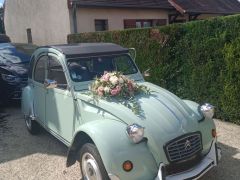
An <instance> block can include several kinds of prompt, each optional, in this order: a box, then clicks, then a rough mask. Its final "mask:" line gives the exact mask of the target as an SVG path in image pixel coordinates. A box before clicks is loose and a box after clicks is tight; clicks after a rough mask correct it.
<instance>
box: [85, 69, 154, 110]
mask: <svg viewBox="0 0 240 180" xmlns="http://www.w3.org/2000/svg"><path fill="white" fill-rule="evenodd" d="M89 89H90V91H91V93H92V95H93V96H94V97H95V98H106V99H113V98H114V99H116V100H117V101H118V102H120V103H121V104H123V105H125V106H126V107H128V108H129V109H131V110H132V111H133V112H134V113H135V114H140V111H141V107H140V105H139V103H138V102H137V100H136V99H135V96H136V95H137V94H140V93H144V94H147V95H149V94H150V89H148V88H147V87H146V86H144V85H138V84H137V83H135V82H134V81H133V80H130V79H129V78H127V77H126V76H124V75H123V74H122V73H121V72H105V73H104V75H103V76H102V77H100V78H96V79H95V81H94V82H93V83H92V84H91V86H90V88H89Z"/></svg>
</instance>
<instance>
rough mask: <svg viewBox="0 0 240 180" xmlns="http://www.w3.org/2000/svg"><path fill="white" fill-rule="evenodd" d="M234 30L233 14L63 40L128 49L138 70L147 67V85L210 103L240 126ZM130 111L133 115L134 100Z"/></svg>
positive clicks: (239, 23)
mask: <svg viewBox="0 0 240 180" xmlns="http://www.w3.org/2000/svg"><path fill="white" fill-rule="evenodd" d="M239 29H240V15H234V16H225V17H219V18H213V19H209V20H204V21H194V22H189V23H184V24H174V25H170V26H163V27H158V28H153V29H149V28H146V29H129V30H124V31H112V32H103V33H82V34H74V35H69V36H68V40H69V42H71V43H77V42H100V41H103V42H115V43H117V44H120V45H122V46H124V47H129V48H130V47H134V48H136V51H137V58H136V63H137V65H138V67H139V68H140V70H141V71H142V72H143V71H144V70H146V69H149V68H150V69H151V76H150V77H147V78H146V80H147V81H150V82H152V83H155V84H157V85H160V86H162V87H164V88H167V89H168V90H170V91H171V92H173V93H175V94H176V95H178V96H180V97H181V98H185V99H190V100H194V101H197V102H199V103H204V102H209V103H211V104H214V105H215V106H216V107H217V117H219V118H223V119H226V120H229V121H232V122H235V123H238V124H240V113H239V109H240V103H239V102H240V30H239ZM164 39H167V41H164ZM163 43H164V44H163ZM143 91H144V89H143ZM145 93H146V94H147V93H148V92H147V91H145ZM131 107H134V108H135V109H136V112H137V106H134V102H133V103H132V104H131Z"/></svg>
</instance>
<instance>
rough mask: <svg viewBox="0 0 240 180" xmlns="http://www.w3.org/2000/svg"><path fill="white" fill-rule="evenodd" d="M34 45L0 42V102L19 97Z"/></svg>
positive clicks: (25, 83)
mask: <svg viewBox="0 0 240 180" xmlns="http://www.w3.org/2000/svg"><path fill="white" fill-rule="evenodd" d="M35 49H36V46H35V45H28V44H13V43H1V44H0V102H4V103H6V102H8V101H9V100H17V99H20V97H21V93H22V88H23V87H24V86H26V85H27V80H28V77H27V76H28V67H29V62H30V58H31V54H32V53H33V51H34V50H35Z"/></svg>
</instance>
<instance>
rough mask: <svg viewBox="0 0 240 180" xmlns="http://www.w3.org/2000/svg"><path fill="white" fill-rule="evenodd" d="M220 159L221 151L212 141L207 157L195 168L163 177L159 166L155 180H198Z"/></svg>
mask: <svg viewBox="0 0 240 180" xmlns="http://www.w3.org/2000/svg"><path fill="white" fill-rule="evenodd" d="M220 159H221V149H220V148H218V147H217V145H216V140H214V141H213V143H212V146H211V149H210V151H209V153H208V154H207V156H206V157H205V158H204V159H203V160H202V161H201V162H200V163H199V164H198V165H196V166H195V167H193V168H192V169H190V170H188V171H184V172H182V173H178V174H174V175H169V176H165V175H164V172H163V169H164V168H163V167H164V164H163V163H161V164H160V166H159V171H158V175H157V177H156V178H155V180H184V179H199V178H200V177H202V176H203V175H204V174H205V173H206V172H208V171H209V170H210V169H211V168H213V167H214V166H217V163H218V161H219V160H220Z"/></svg>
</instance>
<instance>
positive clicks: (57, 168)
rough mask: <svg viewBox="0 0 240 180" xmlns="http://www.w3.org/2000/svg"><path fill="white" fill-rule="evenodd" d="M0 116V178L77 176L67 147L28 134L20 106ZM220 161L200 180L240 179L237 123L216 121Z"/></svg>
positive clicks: (50, 138)
mask: <svg viewBox="0 0 240 180" xmlns="http://www.w3.org/2000/svg"><path fill="white" fill-rule="evenodd" d="M6 112H7V113H9V114H11V115H10V116H8V117H5V118H4V119H0V180H15V179H16V180H54V179H57V180H65V179H66V180H72V179H80V177H81V175H80V173H79V165H78V164H77V163H76V165H74V166H72V167H70V168H66V167H65V163H66V154H67V147H66V146H64V145H63V144H62V143H61V142H59V141H58V140H56V139H55V138H54V137H53V136H51V135H49V134H48V133H47V132H42V133H41V134H40V135H38V136H31V135H30V134H29V133H28V132H27V130H26V128H25V125H24V121H23V119H22V115H21V113H20V109H19V108H8V109H7V110H6ZM216 125H217V128H218V135H219V138H218V140H219V142H220V146H221V148H222V151H223V157H222V161H221V162H220V164H219V166H218V167H217V168H214V169H212V170H211V171H210V172H209V173H208V174H206V175H205V176H204V177H203V178H202V179H201V180H210V179H211V180H212V179H216V180H226V179H228V180H230V179H236V180H237V179H240V178H239V177H240V126H237V125H233V124H230V123H226V122H221V121H217V120H216Z"/></svg>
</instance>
